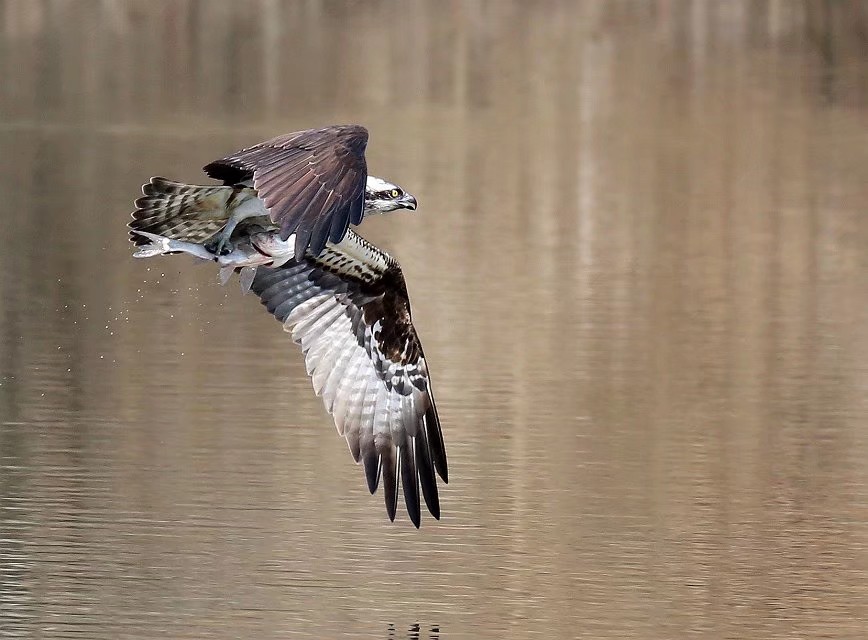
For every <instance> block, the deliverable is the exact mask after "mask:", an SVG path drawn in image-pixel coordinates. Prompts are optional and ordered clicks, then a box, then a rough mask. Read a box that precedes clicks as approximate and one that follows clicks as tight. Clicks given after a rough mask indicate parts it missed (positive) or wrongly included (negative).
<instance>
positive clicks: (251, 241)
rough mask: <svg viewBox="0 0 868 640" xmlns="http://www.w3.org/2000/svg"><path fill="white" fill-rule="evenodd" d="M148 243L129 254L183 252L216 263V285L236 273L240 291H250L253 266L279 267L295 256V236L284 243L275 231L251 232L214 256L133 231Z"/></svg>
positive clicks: (193, 245) (200, 248)
mask: <svg viewBox="0 0 868 640" xmlns="http://www.w3.org/2000/svg"><path fill="white" fill-rule="evenodd" d="M135 233H137V234H139V235H141V236H144V237H145V238H147V239H148V240H150V242H149V243H148V244H146V245H142V246H141V247H139V249H138V250H137V251H136V252H135V253H134V254H133V257H134V258H152V257H154V256H163V255H167V254H170V253H187V254H189V255H191V256H194V257H196V258H199V259H201V260H208V261H209V262H216V263H217V264H219V265H220V275H219V281H220V284H226V283H227V282H228V281H229V278H230V277H232V274H233V273H235V272H236V271H240V274H241V290H242V291H244V292H245V293H246V292H247V291H249V290H250V286H251V284H252V283H253V278H254V276H255V275H256V267H258V266H265V265H267V266H271V267H279V266H280V265H282V264H285V263H286V262H289V261H290V260H292V258H293V257H294V255H295V236H294V235H291V236H290V237H289V238H287V239H286V240H281V239H280V234H279V233H278V232H277V231H262V232H257V233H251V234H250V235H248V236H246V237H244V238H242V239H240V240H239V241H238V242H236V243H235V244H234V248H233V249H232V251H231V252H229V253H227V254H226V255H222V256H218V255H215V254H213V253H211V252H210V251H208V250H207V249H206V248H205V247H204V246H203V245H201V244H198V243H195V242H187V241H184V240H174V239H172V238H166V237H165V236H160V235H157V234H154V233H149V232H147V231H135Z"/></svg>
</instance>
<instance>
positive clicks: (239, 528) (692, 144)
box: [0, 0, 868, 640]
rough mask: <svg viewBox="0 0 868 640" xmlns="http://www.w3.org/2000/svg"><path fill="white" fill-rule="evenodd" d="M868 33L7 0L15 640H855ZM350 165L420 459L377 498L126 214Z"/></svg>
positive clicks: (0, 54)
mask: <svg viewBox="0 0 868 640" xmlns="http://www.w3.org/2000/svg"><path fill="white" fill-rule="evenodd" d="M866 25H868V7H866V5H865V4H864V3H859V2H851V3H843V2H841V3H839V2H824V1H822V0H815V1H810V2H807V1H806V2H798V1H797V0H792V1H787V2H783V1H777V2H772V1H770V2H749V1H742V0H732V1H731V2H719V3H718V2H701V1H696V2H686V1H674V0H673V1H663V0H660V1H657V2H646V3H642V2H571V1H566V0H564V1H560V2H558V1H551V2H470V1H468V2H458V1H453V2H438V1H434V0H431V1H428V2H425V1H422V0H414V1H413V2H408V3H398V2H349V1H347V2H320V1H316V0H309V1H306V2H292V3H290V2H287V3H282V2H278V1H276V0H261V1H255V0H251V1H247V2H228V1H227V2H204V1H199V2H197V1H195V0H177V1H173V2H168V1H165V2H151V1H147V2H146V1H144V0H142V1H141V2H69V1H62V0H56V1H50V0H40V1H37V0H33V1H30V0H28V1H27V2H23V1H16V0H0V72H2V78H3V80H2V82H0V202H2V204H0V215H2V227H0V228H2V231H0V235H2V243H0V247H2V249H0V635H3V636H8V637H28V638H29V637H32V638H58V637H68V636H76V637H86V638H94V639H97V638H106V639H116V638H236V637H241V638H337V637H353V638H467V639H475V638H499V639H500V638H516V639H518V638H528V637H540V638H625V637H632V638H643V639H661V640H663V639H667V640H668V639H671V638H685V637H703V638H762V639H774V638H797V637H805V638H807V637H812V638H814V637H835V638H864V637H866V634H868V630H866V629H868V624H866V620H868V330H866V327H868V252H866V248H868V40H866V33H868V28H866ZM348 121H349V122H360V123H364V124H365V125H367V126H368V127H369V129H370V130H371V143H370V147H369V151H368V160H369V166H370V168H371V171H372V173H375V174H377V175H382V176H385V177H388V178H390V179H391V180H393V181H395V182H398V183H399V184H401V185H402V186H404V187H405V188H406V189H407V190H409V191H411V192H412V193H414V194H415V195H416V196H417V197H418V199H419V202H420V203H421V205H420V207H419V210H418V211H417V212H416V213H415V214H412V215H398V214H396V215H393V216H390V217H385V218H382V219H378V220H374V221H371V222H366V223H365V224H364V226H363V227H362V229H361V231H362V233H363V234H364V235H365V236H366V237H368V238H370V239H371V240H372V241H374V242H376V243H378V244H379V245H381V246H382V247H384V248H385V249H387V250H388V251H390V252H392V253H393V254H394V255H395V256H396V257H398V258H399V259H400V260H401V262H402V264H403V267H404V271H405V275H406V278H407V282H408V286H409V289H410V294H411V297H412V300H413V304H414V312H415V319H416V324H417V326H418V329H419V332H420V334H421V336H422V339H423V341H424V344H425V349H426V352H427V356H428V360H429V365H430V367H431V370H432V372H433V377H434V382H435V385H436V392H437V397H438V399H439V406H440V413H441V417H442V419H443V427H444V432H445V437H446V440H447V449H448V454H449V461H450V476H451V478H450V479H451V482H450V484H449V485H448V486H447V487H445V488H444V489H443V491H442V494H441V500H442V505H443V518H442V520H441V521H440V522H435V521H434V520H433V519H431V518H428V519H425V520H424V521H423V524H422V528H421V530H419V531H417V530H415V529H414V528H413V527H412V525H411V524H410V523H409V521H408V520H407V518H406V516H405V515H404V514H400V515H399V517H398V519H397V521H396V522H395V523H394V524H390V523H389V522H388V519H387V518H386V515H385V510H384V508H383V505H382V501H381V500H382V499H381V496H380V495H377V496H375V497H371V496H369V495H368V494H367V491H366V489H365V484H364V480H363V473H362V471H361V470H360V469H359V468H358V467H356V466H354V465H353V464H352V460H351V458H350V455H349V453H348V452H347V449H346V446H345V444H344V443H343V442H342V441H341V439H340V438H338V437H337V435H336V434H335V430H334V427H333V426H332V424H331V419H330V418H329V416H328V415H327V414H326V413H325V411H324V409H323V408H322V406H321V402H320V400H319V399H317V398H315V397H314V396H313V394H312V392H311V389H310V383H309V381H308V379H307V377H306V375H305V373H304V367H303V364H302V359H301V357H300V354H299V353H298V350H297V348H296V347H295V346H294V345H293V344H292V343H291V342H290V341H289V340H288V338H287V337H286V336H285V335H284V334H283V333H282V332H281V330H280V326H279V325H278V324H277V323H276V322H275V321H274V320H273V319H272V318H271V317H270V316H268V315H267V314H266V313H265V312H264V311H263V310H262V309H261V308H260V307H259V304H258V303H257V301H256V300H255V299H254V298H253V297H252V296H248V297H243V296H241V295H240V293H239V292H238V290H237V287H236V286H231V287H226V288H221V287H219V286H218V285H217V284H216V282H215V273H214V269H213V268H212V267H210V266H208V265H199V264H195V263H194V262H193V261H191V260H187V259H186V258H184V257H170V258H165V259H160V260H153V261H147V262H145V261H134V260H133V259H131V257H130V255H131V251H130V246H129V244H128V242H127V239H126V233H125V229H124V225H125V224H126V222H127V220H128V212H129V211H130V210H131V203H132V201H133V199H134V198H135V197H136V196H137V194H138V192H139V186H140V184H141V183H142V182H144V181H145V180H146V179H147V178H148V177H149V176H151V175H166V176H170V177H174V178H177V179H181V180H188V181H198V180H203V179H204V178H202V176H201V175H200V172H199V167H200V166H202V165H203V164H205V163H206V162H208V161H210V160H212V159H213V158H215V157H219V156H221V155H223V154H225V153H226V152H228V151H231V150H233V149H235V148H237V147H240V146H244V145H248V144H251V143H253V142H256V141H258V140H261V139H263V138H265V137H270V136H272V135H276V134H278V133H282V132H287V131H292V130H296V129H301V128H307V127H312V126H317V125H322V124H327V123H331V122H348Z"/></svg>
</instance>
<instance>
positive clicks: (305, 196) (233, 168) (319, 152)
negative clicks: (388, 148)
mask: <svg viewBox="0 0 868 640" xmlns="http://www.w3.org/2000/svg"><path fill="white" fill-rule="evenodd" d="M367 144H368V131H367V129H365V128H364V127H362V126H359V125H337V126H331V127H325V128H323V129H308V130H306V131H297V132H295V133H288V134H286V135H282V136H278V137H276V138H273V139H271V140H267V141H266V142H262V143H260V144H257V145H254V146H252V147H248V148H247V149H242V150H241V151H237V152H235V153H233V154H230V155H228V156H226V157H225V158H221V159H220V160H216V161H214V162H212V163H210V164H208V165H206V166H205V173H207V174H208V175H209V176H211V177H212V178H216V179H218V180H223V181H224V183H226V184H232V185H234V184H240V183H245V182H248V181H252V182H253V187H254V188H255V189H256V191H257V193H258V196H259V198H260V199H261V200H262V201H263V202H264V203H265V206H266V208H267V209H268V210H269V215H270V216H271V220H272V222H274V223H275V224H278V225H280V233H281V237H282V238H283V239H284V240H285V239H287V238H288V237H289V236H290V235H292V234H293V233H295V234H296V240H295V242H296V246H295V254H296V255H299V256H300V255H304V252H305V250H306V249H308V248H309V249H310V251H311V253H313V254H314V255H317V254H319V253H321V252H322V250H323V248H324V247H325V245H326V242H328V241H331V242H333V243H337V242H340V241H341V239H343V237H344V236H345V234H346V232H347V229H348V227H349V225H350V224H359V223H360V222H361V221H362V217H363V216H364V197H365V181H366V180H367V176H368V168H367V163H366V161H365V148H366V147H367Z"/></svg>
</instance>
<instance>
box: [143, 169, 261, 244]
mask: <svg viewBox="0 0 868 640" xmlns="http://www.w3.org/2000/svg"><path fill="white" fill-rule="evenodd" d="M242 191H245V188H243V187H232V186H222V185H212V186H200V185H193V184H184V183H181V182H174V181H172V180H167V179H166V178H159V177H156V178H151V181H150V182H148V184H146V185H144V186H143V187H142V193H143V194H144V195H143V196H142V197H141V198H139V199H138V200H136V210H135V211H133V213H132V216H133V219H132V221H131V222H130V223H129V228H130V240H131V241H132V242H133V243H134V244H135V245H136V246H143V245H147V244H148V243H149V242H152V240H150V239H149V238H148V236H146V235H144V234H143V233H142V232H146V233H151V234H154V235H158V236H162V237H164V238H170V239H174V240H183V241H186V242H194V243H203V242H205V241H206V240H208V239H209V238H210V237H211V236H213V235H214V234H215V233H217V232H218V231H220V229H221V228H222V227H223V225H224V224H226V221H227V220H228V219H229V216H230V215H231V212H232V211H231V210H232V209H233V208H234V206H235V205H236V204H237V203H238V202H239V200H240V199H239V197H238V196H239V195H240V192H242ZM249 191H251V192H252V190H249Z"/></svg>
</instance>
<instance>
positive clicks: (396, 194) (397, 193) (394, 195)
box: [391, 189, 401, 198]
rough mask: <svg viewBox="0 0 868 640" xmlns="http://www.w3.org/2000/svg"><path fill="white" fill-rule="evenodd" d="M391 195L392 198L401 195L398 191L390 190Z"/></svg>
mask: <svg viewBox="0 0 868 640" xmlns="http://www.w3.org/2000/svg"><path fill="white" fill-rule="evenodd" d="M391 195H392V197H393V198H397V197H398V196H400V195H401V192H400V191H398V190H397V189H392V194H391Z"/></svg>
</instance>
